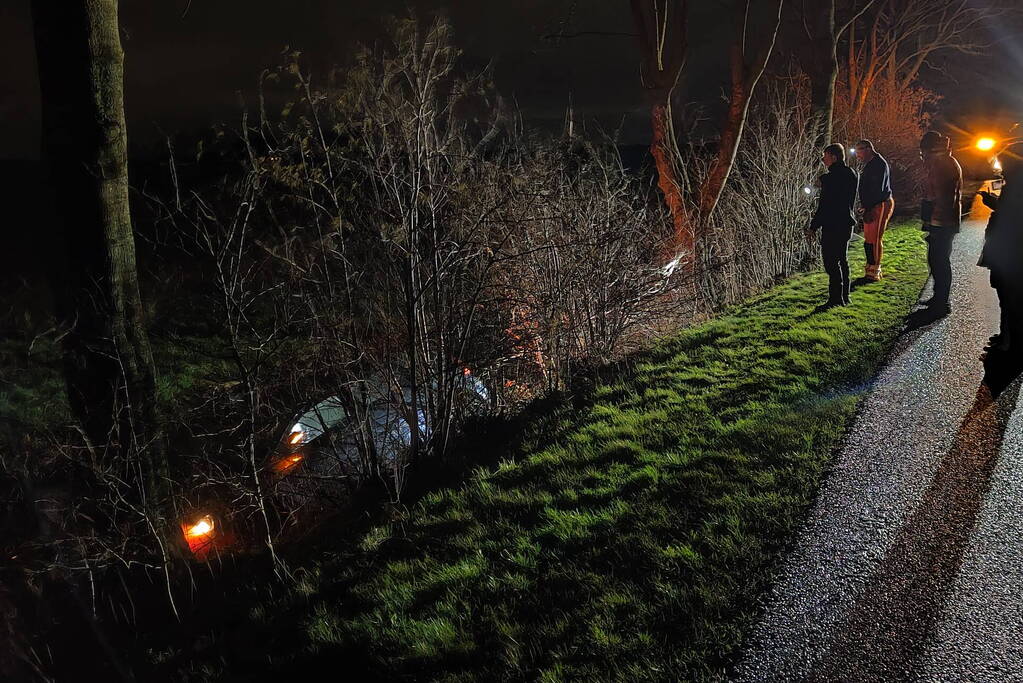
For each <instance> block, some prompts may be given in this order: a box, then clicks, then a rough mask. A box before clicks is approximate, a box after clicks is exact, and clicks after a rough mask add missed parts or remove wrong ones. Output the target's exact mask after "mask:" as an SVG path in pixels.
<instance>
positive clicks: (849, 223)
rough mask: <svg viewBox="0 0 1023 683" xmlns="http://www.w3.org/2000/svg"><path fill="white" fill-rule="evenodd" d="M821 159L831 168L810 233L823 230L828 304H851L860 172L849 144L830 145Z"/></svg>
mask: <svg viewBox="0 0 1023 683" xmlns="http://www.w3.org/2000/svg"><path fill="white" fill-rule="evenodd" d="M821 161H822V162H823V163H824V166H825V167H826V168H827V169H828V172H827V173H825V174H824V175H822V176H821V177H820V186H821V194H820V198H819V199H818V201H817V211H816V212H815V213H814V214H813V218H811V219H810V224H809V225H808V226H807V229H806V233H807V237H808V238H812V237H813V235H814V234H815V233H816V231H817V230H818V229H819V230H820V231H821V236H820V238H821V256H822V257H823V260H824V270H825V272H827V274H828V301H827V303H825V304H824V307H825V308H830V307H832V306H845V305H848V304H849V288H850V282H849V240H851V239H852V230H853V226H854V225H855V224H856V220H855V219H854V218H853V204H854V203H855V202H856V174H855V173H854V172H853V170H852V169H851V168H849V167H848V166H846V165H845V148H844V147H842V145H835V144H832V145H828V146H827V147H825V148H824V151H823V153H822V155H821Z"/></svg>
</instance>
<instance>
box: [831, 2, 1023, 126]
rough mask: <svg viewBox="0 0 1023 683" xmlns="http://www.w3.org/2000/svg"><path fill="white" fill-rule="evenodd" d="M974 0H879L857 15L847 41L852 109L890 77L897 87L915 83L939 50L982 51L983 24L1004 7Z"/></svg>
mask: <svg viewBox="0 0 1023 683" xmlns="http://www.w3.org/2000/svg"><path fill="white" fill-rule="evenodd" d="M1004 11H1005V8H1002V7H999V6H997V5H988V6H978V5H977V3H975V2H972V1H971V0H951V1H949V0H915V1H914V2H904V1H903V0H880V1H879V2H874V3H871V5H870V6H869V7H868V8H867V11H865V12H860V13H859V14H856V15H855V16H854V19H853V21H852V23H851V24H850V27H849V36H848V39H847V41H846V43H847V45H846V51H847V54H846V59H845V70H846V83H845V85H846V87H847V89H848V97H849V100H850V102H851V104H852V107H851V109H852V112H853V113H854V114H858V113H860V112H861V111H863V108H864V106H866V103H867V100H868V97H869V95H870V92H871V89H872V88H873V87H874V86H875V85H876V84H877V82H878V81H879V80H880V79H886V80H888V81H890V82H891V83H892V85H893V86H894V87H895V88H896V89H899V90H901V89H905V88H908V87H909V86H910V85H912V84H913V83H914V81H915V80H916V78H917V76H918V75H919V74H920V70H921V69H922V68H923V67H924V66H925V65H927V64H928V63H929V61H928V60H929V59H930V58H931V57H933V56H934V54H935V53H937V52H940V51H955V52H960V53H962V54H968V55H977V54H981V53H982V52H983V50H984V48H985V47H986V44H985V43H984V41H983V40H982V38H981V32H980V29H981V27H982V25H983V24H984V22H986V21H988V20H990V19H992V18H994V17H995V16H997V15H999V14H1001V13H1003V12H1004Z"/></svg>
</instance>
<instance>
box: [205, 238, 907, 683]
mask: <svg viewBox="0 0 1023 683" xmlns="http://www.w3.org/2000/svg"><path fill="white" fill-rule="evenodd" d="M854 247H855V245H854ZM850 251H851V252H852V255H853V257H854V260H853V272H854V274H855V273H858V272H861V271H860V269H861V268H862V265H861V264H862V257H861V255H860V250H858V249H855V248H853V249H851V250H850ZM886 262H887V263H886V271H887V273H888V274H889V275H888V277H887V278H886V279H885V280H884V281H883V282H881V283H877V284H869V285H865V286H863V287H860V288H858V289H857V290H856V291H854V293H853V306H851V307H847V308H841V309H833V310H830V311H827V312H815V311H814V308H815V306H816V305H817V304H819V303H820V302H821V301H822V300H823V297H824V291H825V287H826V281H825V277H824V276H823V274H820V273H818V274H811V275H806V276H800V277H796V278H793V279H792V280H790V281H788V282H786V283H785V284H782V285H780V286H778V287H775V288H774V289H772V290H771V291H769V292H768V293H766V294H765V295H763V296H760V297H757V298H755V299H753V300H751V301H749V302H748V303H746V304H745V305H743V306H742V307H740V308H738V309H736V310H735V311H733V312H731V313H730V314H728V315H725V316H723V317H721V318H719V319H716V320H713V321H711V322H709V323H707V324H704V325H701V326H699V327H697V328H694V329H692V330H689V331H687V332H685V333H683V334H680V335H678V336H675V337H672V338H669V339H666V340H664V341H663V342H662V343H661V344H659V345H658V346H657V347H655V348H654V349H652V350H650V351H649V352H647V353H645V354H643V355H642V356H640V357H639V358H637V359H636V361H635V362H634V363H632V364H630V366H629V369H628V370H626V371H624V372H623V373H622V374H621V375H620V376H619V377H618V378H616V379H615V380H612V381H610V382H608V383H605V384H603V385H601V386H598V387H597V389H596V390H595V392H594V394H593V396H592V397H590V398H591V402H590V403H589V404H588V406H587V407H586V408H583V409H581V410H570V409H566V410H564V411H563V412H562V413H560V414H559V415H558V418H557V420H556V424H555V425H553V429H550V430H549V432H548V436H547V438H546V442H545V443H539V444H535V443H534V444H533V445H532V446H531V447H529V448H527V449H525V452H522V453H519V454H518V457H515V458H513V459H508V460H507V461H506V462H504V463H503V464H501V465H499V466H497V467H495V468H490V469H485V470H484V469H481V470H480V471H478V472H476V473H475V474H474V475H473V476H471V477H469V478H468V479H467V480H466V481H465V482H464V483H462V484H459V485H458V486H456V487H454V488H447V489H442V490H438V491H435V492H433V493H430V494H428V495H426V496H425V497H424V498H423V499H422V500H420V502H419V503H417V504H416V505H415V506H414V507H413V508H411V509H409V510H407V511H406V513H405V514H403V515H402V516H401V518H399V519H395V520H394V521H392V522H390V523H388V524H386V525H382V526H378V527H375V528H373V529H371V530H370V531H369V532H368V533H367V534H365V536H364V537H363V538H362V539H361V543H359V544H358V547H356V548H353V549H350V550H347V551H343V552H339V553H337V554H335V555H331V556H328V557H324V558H322V560H321V561H320V562H319V563H318V564H317V565H316V566H315V567H314V568H313V569H311V570H310V571H308V572H307V573H306V574H305V575H304V578H303V580H302V581H301V583H300V584H299V586H298V590H296V591H295V592H294V593H292V594H291V595H288V596H283V597H282V598H281V599H280V600H279V601H277V602H275V603H268V604H264V605H262V606H260V607H259V608H257V609H255V610H253V611H252V613H251V620H252V623H251V624H250V627H251V628H254V629H255V630H256V631H257V632H258V631H262V635H261V636H259V637H260V638H264V637H265V638H268V639H270V641H269V642H268V643H266V644H265V646H264V645H261V646H259V647H257V648H255V649H257V650H259V652H258V655H259V656H258V658H257V659H258V660H259V661H261V662H262V665H265V664H266V662H267V661H268V659H269V661H271V662H274V663H275V664H276V665H277V667H279V668H280V671H285V670H287V671H290V672H292V673H296V672H298V671H301V670H302V669H304V668H305V667H310V670H312V667H315V668H316V669H320V668H321V667H323V666H329V667H332V668H337V670H338V671H345V672H347V673H352V674H353V675H354V674H358V675H356V676H355V679H357V680H369V679H373V678H379V679H388V680H400V679H402V678H409V679H411V678H416V679H419V680H428V679H429V680H434V679H439V680H466V681H468V680H508V679H512V680H544V681H560V680H580V679H584V680H646V679H658V680H681V679H687V680H689V679H708V678H715V677H717V676H719V675H722V674H723V673H724V672H726V671H727V668H728V667H729V666H730V665H731V664H732V663H733V661H734V658H735V655H736V654H737V652H738V649H739V646H740V645H741V642H742V639H743V636H744V634H745V633H746V632H747V630H748V627H749V625H750V623H751V621H752V619H754V618H755V616H756V607H755V603H756V600H757V598H758V597H759V596H760V595H761V594H762V592H763V590H764V589H765V588H766V586H767V585H768V583H769V581H770V577H771V573H772V571H773V569H774V567H775V564H776V560H777V558H778V556H779V553H780V552H781V551H782V550H783V549H784V547H785V544H786V543H787V541H788V540H789V539H790V537H791V533H792V531H793V530H794V528H795V526H796V525H797V524H798V523H799V521H800V520H801V519H802V517H803V515H804V513H805V510H806V508H807V506H808V505H809V504H810V503H811V502H812V500H813V497H814V495H815V493H816V491H817V487H818V484H819V482H820V478H821V476H822V473H823V471H824V468H825V467H826V465H827V463H828V461H829V456H830V454H831V453H832V451H833V450H834V448H835V447H836V445H837V444H838V442H839V440H840V439H841V437H842V434H843V432H844V430H845V428H846V426H847V425H848V423H849V421H850V418H851V417H852V416H853V415H854V412H855V410H856V406H857V403H858V402H859V400H860V398H861V396H862V395H863V392H864V391H865V388H864V386H865V385H864V383H865V381H866V380H868V379H869V378H870V377H871V376H872V375H873V374H874V372H875V371H876V370H877V367H878V364H879V362H880V361H881V360H882V359H883V357H884V354H885V353H886V352H887V350H888V349H889V348H890V347H891V344H892V342H893V340H894V338H895V336H896V335H897V334H898V331H899V328H900V326H901V323H902V320H903V318H904V316H905V314H906V313H907V312H908V311H909V310H910V308H911V307H912V304H913V303H914V302H915V301H916V300H917V297H918V294H919V292H920V289H921V286H922V284H923V282H924V279H925V277H926V274H927V267H926V263H925V259H924V247H923V241H922V240H921V238H920V233H919V231H917V230H914V229H911V228H907V227H903V228H898V229H894V230H892V231H891V232H890V233H889V236H888V237H887V238H886ZM247 632H248V633H252V631H247ZM250 642H251V641H250ZM249 647H251V645H250V646H249ZM286 653H287V654H286ZM267 654H270V657H269V658H268V657H267ZM207 671H209V670H207ZM264 672H265V670H264ZM193 673H198V671H195V670H194V669H193Z"/></svg>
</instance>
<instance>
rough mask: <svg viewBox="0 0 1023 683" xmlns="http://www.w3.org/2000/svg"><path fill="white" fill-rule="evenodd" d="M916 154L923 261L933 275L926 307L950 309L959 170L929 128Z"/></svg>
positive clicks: (959, 209) (944, 312) (948, 149)
mask: <svg viewBox="0 0 1023 683" xmlns="http://www.w3.org/2000/svg"><path fill="white" fill-rule="evenodd" d="M920 158H921V159H923V162H924V170H925V171H926V178H925V180H924V186H923V200H922V201H921V202H920V219H921V220H922V221H923V229H924V230H925V231H926V232H927V238H926V239H927V264H928V265H929V266H930V268H931V276H932V277H933V278H934V296H933V297H932V298H931V300H930V301H929V302H927V304H928V307H929V308H930V309H931V312H932V313H936V314H937V315H948V313H949V312H950V311H951V306H950V305H949V294H950V292H951V290H952V242H953V240H954V239H955V236H956V235H957V234H958V233H959V227H960V223H961V221H962V194H963V170H962V168H961V167H960V166H959V162H958V161H956V159H955V157H953V156H952V146H951V141H950V140H949V139H948V138H947V137H945V136H944V135H942V134H941V133H938V132H937V131H929V132H927V133H925V134H924V136H923V138H922V139H921V140H920Z"/></svg>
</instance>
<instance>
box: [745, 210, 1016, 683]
mask: <svg viewBox="0 0 1023 683" xmlns="http://www.w3.org/2000/svg"><path fill="white" fill-rule="evenodd" d="M983 226H984V221H981V220H971V221H968V222H967V223H965V224H964V227H963V231H962V233H961V234H960V235H959V236H958V237H957V238H956V242H955V249H954V252H953V267H954V273H955V283H954V285H953V292H952V308H953V310H952V314H951V315H950V316H948V317H947V318H943V319H941V320H938V321H931V322H930V324H923V325H918V323H920V322H926V321H916V322H914V323H913V324H911V325H909V326H908V328H907V330H906V331H905V332H904V333H903V335H902V337H901V338H900V340H899V342H898V344H897V346H896V349H895V351H894V353H893V355H892V357H891V359H890V362H889V363H888V365H887V367H886V368H885V369H884V370H883V371H882V372H881V374H880V376H879V377H878V379H877V381H876V384H875V385H874V386H873V387H872V389H871V392H870V394H869V395H868V396H867V397H866V398H865V400H864V404H863V407H862V410H861V412H860V414H859V416H858V417H857V419H856V422H855V424H854V426H853V428H852V430H851V433H850V434H849V436H848V438H847V440H846V441H845V442H844V444H843V446H842V448H841V450H840V452H839V454H838V455H837V457H836V460H835V463H834V466H833V470H832V471H831V472H830V473H829V475H828V477H827V478H826V479H825V482H824V484H823V486H822V489H821V492H820V494H819V496H818V500H817V502H816V503H815V506H814V508H813V510H812V511H811V513H810V515H809V518H808V520H807V522H806V525H805V527H804V529H803V530H802V531H801V532H800V535H799V537H798V538H797V540H796V542H795V545H794V548H793V550H792V551H791V553H790V555H789V556H788V557H787V559H786V561H785V564H784V567H783V569H782V573H781V575H780V576H779V577H778V579H777V581H776V584H775V586H774V588H773V589H772V592H771V594H770V596H769V597H768V599H767V603H766V605H765V612H764V614H763V616H762V618H761V621H760V623H759V624H758V625H757V627H756V628H755V629H754V631H753V634H752V636H751V639H750V642H749V644H748V647H747V651H746V653H745V656H744V658H743V659H742V661H741V662H740V664H739V666H738V668H737V670H736V672H735V679H736V680H738V681H857V682H859V681H899V680H909V681H998V682H1000V683H1001V682H1007V681H1020V682H1023V406H1021V405H1020V404H1021V401H1020V388H1019V385H1020V381H1019V380H1017V381H1015V382H1013V383H1012V384H1010V385H1009V386H1008V387H1007V388H1006V389H1005V390H1004V391H1002V393H1001V394H1000V395H999V396H998V397H997V398H994V399H993V398H992V396H991V394H990V393H989V392H988V391H987V390H986V389H985V388H984V385H983V384H982V380H983V379H984V373H985V368H984V366H983V364H982V363H981V362H980V360H979V357H980V355H981V353H982V349H983V346H984V344H985V343H986V342H987V338H988V336H989V335H990V334H992V333H993V331H994V330H995V329H996V328H997V320H998V309H997V302H996V299H995V296H994V293H993V292H992V290H991V289H990V287H989V286H988V279H987V278H988V273H987V271H986V270H983V269H981V268H978V267H977V266H976V265H975V264H976V262H977V258H978V255H979V253H980V249H981V245H982V243H983ZM928 296H930V291H929V287H928V290H927V291H925V293H924V297H925V298H926V297H928ZM855 298H856V294H855V292H853V305H855Z"/></svg>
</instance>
